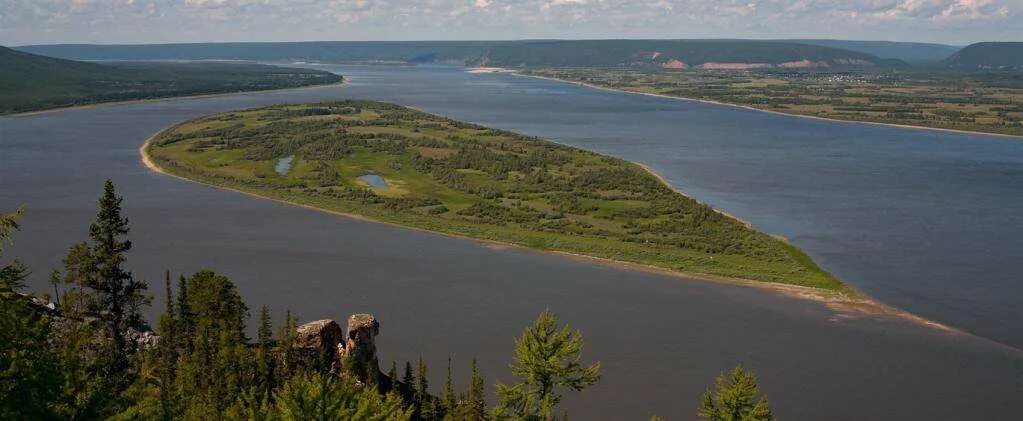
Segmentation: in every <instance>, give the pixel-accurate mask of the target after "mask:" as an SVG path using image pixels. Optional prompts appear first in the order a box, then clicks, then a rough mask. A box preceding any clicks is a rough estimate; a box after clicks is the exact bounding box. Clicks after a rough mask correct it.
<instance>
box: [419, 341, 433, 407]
mask: <svg viewBox="0 0 1023 421" xmlns="http://www.w3.org/2000/svg"><path fill="white" fill-rule="evenodd" d="M416 381H417V383H418V384H416V391H415V393H416V394H415V407H416V414H417V415H418V416H419V417H420V418H421V419H427V420H431V419H433V406H432V405H431V404H432V402H430V382H429V381H428V380H427V379H426V363H425V362H423V356H422V355H420V356H419V373H418V375H417V376H416Z"/></svg>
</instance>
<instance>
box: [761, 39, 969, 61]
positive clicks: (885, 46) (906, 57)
mask: <svg viewBox="0 0 1023 421" xmlns="http://www.w3.org/2000/svg"><path fill="white" fill-rule="evenodd" d="M779 41H785V42H795V43H800V44H810V45H820V46H824V47H832V48H841V49H845V50H850V51H858V52H861V53H866V54H871V55H874V56H877V57H879V58H884V59H895V60H902V61H904V62H906V63H910V64H932V63H937V62H940V61H942V60H945V59H947V58H948V57H949V56H951V55H952V54H955V53H956V52H957V51H959V49H960V48H961V47H957V46H954V45H946V44H932V43H926V42H896V41H849V40H839V39H787V40H779Z"/></svg>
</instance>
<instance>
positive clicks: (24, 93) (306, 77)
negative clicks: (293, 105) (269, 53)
mask: <svg viewBox="0 0 1023 421" xmlns="http://www.w3.org/2000/svg"><path fill="white" fill-rule="evenodd" d="M340 80H341V77H340V76H338V75H334V74H331V73H327V72H322V71H319V70H309V69H290V68H282V67H276V66H266V65H258V64H237V63H124V62H121V63H111V64H97V63H86V62H80V61H74V60H65V59H60V58H52V57H45V56H40V55H36V54H29V53H26V52H22V51H16V50H13V49H10V48H5V47H0V114H8V113H16V112H24V111H34V110H42V109H47V108H57V107H66V106H72V105H82V104H93V103H99V102H108V101H122V100H134V99H148V98H162V97H173V96H183V95H200V94H214V93H225V92H238V91H252V90H263V89H276V88H291V87H298V86H306V85H315V84H324V83H334V82H338V81H340Z"/></svg>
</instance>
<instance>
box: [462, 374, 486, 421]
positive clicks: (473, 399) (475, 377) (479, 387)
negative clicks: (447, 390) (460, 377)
mask: <svg viewBox="0 0 1023 421" xmlns="http://www.w3.org/2000/svg"><path fill="white" fill-rule="evenodd" d="M462 407H463V410H462V417H461V418H462V419H464V420H469V421H485V420H486V419H487V418H488V417H487V389H486V386H485V385H484V383H483V377H481V376H480V373H479V370H478V369H477V368H476V359H475V358H473V359H472V376H471V377H470V378H469V390H468V392H466V394H465V402H464V403H463V405H462Z"/></svg>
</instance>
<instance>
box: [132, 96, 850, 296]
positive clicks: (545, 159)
mask: <svg viewBox="0 0 1023 421" xmlns="http://www.w3.org/2000/svg"><path fill="white" fill-rule="evenodd" d="M146 153H147V154H148V156H149V157H150V158H151V159H152V161H153V163H154V164H155V165H157V166H158V167H160V168H163V169H164V170H166V171H168V172H170V173H173V174H176V175H179V176H182V177H186V178H192V179H195V180H199V181H203V182H206V183H210V184H214V185H221V186H226V187H231V188H236V189H240V190H244V191H247V192H251V193H255V194H258V195H262V196H266V197H271V198H275V199H280V200H286V201H291V202H297V203H303V204H307V205H311V206H316V207H320V208H324V209H328V210H334V211H340V212H345V213H350V214H358V215H362V216H367V217H370V218H374V219H377V220H381V221H386V222H392V223H398V224H402V225H407V226H413V227H417V228H424V229H429V230H433V231H440V232H446V233H452V234H458V235H464V236H469V237H474V238H481V239H486V240H498V241H502V242H507V243H514V244H520V245H523V246H527V247H532V248H538V249H545V250H557V251H565V252H571V253H578V254H585V255H590V256H595V257H601V258H606V259H612V260H617V261H627V262H634V263H641V264H645V265H653V266H658V267H662V268H667V269H673V270H681V271H688V272H698V273H702V274H711V275H721V276H729V277H738V278H745V279H755V280H761V281H772V282H782V283H790V284H797V285H805V286H812V287H818V288H826V289H832V290H837V291H844V287H843V286H842V284H841V283H839V282H838V281H837V280H836V279H834V278H833V277H831V276H829V275H828V274H827V273H825V272H823V271H822V270H820V269H819V268H818V267H817V266H816V265H814V263H813V262H812V261H811V260H810V259H809V258H808V257H806V256H805V255H804V254H803V253H801V252H800V251H799V250H797V249H796V248H794V247H792V246H790V245H789V244H787V243H785V242H784V241H781V240H779V239H776V238H773V237H771V236H769V235H766V234H763V233H760V232H758V231H756V230H753V229H751V228H750V227H748V226H746V225H745V224H744V223H742V222H741V221H738V220H736V219H734V218H731V217H729V216H726V215H724V214H721V213H719V212H717V211H715V210H714V209H712V208H710V207H709V206H706V205H704V204H702V203H699V202H697V201H695V200H693V199H690V198H688V197H686V196H684V195H682V194H680V193H679V192H677V191H675V190H674V189H672V188H671V187H670V186H668V185H667V184H666V183H664V182H662V181H661V180H659V179H658V178H657V177H656V176H654V175H652V174H651V173H649V172H648V171H646V170H645V169H644V168H642V167H640V166H638V165H636V164H633V163H630V162H627V161H623V160H620V159H616V158H612V157H608V156H604V155H599V154H595V153H591V152H587V151H584V150H580V149H576V148H571V147H567V146H563V145H559V144H557V143H553V142H550V141H546V140H542V139H538V138H532V137H527V136H522V135H518V134H515V133H510V132H506V131H500V130H494V129H489V128H486V127H480V126H476V125H472V124H467V123H462V122H458V121H454V120H450V119H446V118H443V117H438V116H434V115H430V114H426V113H423V112H420V111H416V110H412V109H409V108H405V107H401V106H397V105H392V104H385V103H379V102H371V101H345V102H335V103H322V104H307V105H281V106H272V107H267V108H260V109H253V110H246V111H238V112H228V113H223V114H218V115H214V116H210V117H205V118H201V119H198V120H193V121H189V122H185V123H182V124H179V125H177V126H175V127H173V128H171V129H169V130H166V131H164V132H162V133H161V134H159V135H158V136H156V137H155V138H154V139H153V140H152V141H151V142H150V144H149V145H148V146H147V147H146Z"/></svg>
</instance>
